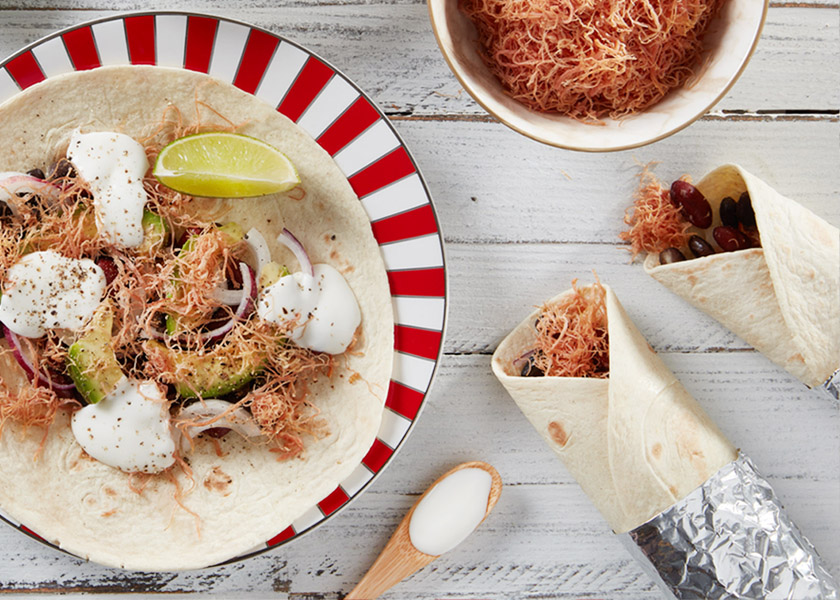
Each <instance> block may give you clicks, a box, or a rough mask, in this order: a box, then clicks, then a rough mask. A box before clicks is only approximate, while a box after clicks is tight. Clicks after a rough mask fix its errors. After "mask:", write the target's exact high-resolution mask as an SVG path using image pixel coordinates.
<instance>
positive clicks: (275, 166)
mask: <svg viewBox="0 0 840 600" xmlns="http://www.w3.org/2000/svg"><path fill="white" fill-rule="evenodd" d="M152 174H153V175H154V176H155V177H156V178H157V180H158V181H160V182H161V183H162V184H163V185H165V186H166V187H168V188H171V189H173V190H175V191H177V192H180V193H182V194H189V195H191V196H202V197H209V198H245V197H253V196H265V195H266V194H274V193H280V192H287V191H289V190H291V189H293V188H294V187H296V186H297V185H299V184H300V176H299V175H298V172H297V169H296V168H295V166H294V164H292V161H291V160H289V158H288V157H287V156H286V155H285V154H283V153H282V152H280V150H278V149H277V148H275V147H274V146H272V145H270V144H267V143H266V142H264V141H262V140H258V139H256V138H253V137H250V136H246V135H242V134H238V133H229V132H205V133H196V134H192V135H188V136H185V137H182V138H178V139H177V140H174V141H172V142H170V143H169V144H168V145H167V146H166V147H165V148H164V149H163V150H161V152H160V154H159V155H158V157H157V160H156V161H155V167H154V170H153V171H152Z"/></svg>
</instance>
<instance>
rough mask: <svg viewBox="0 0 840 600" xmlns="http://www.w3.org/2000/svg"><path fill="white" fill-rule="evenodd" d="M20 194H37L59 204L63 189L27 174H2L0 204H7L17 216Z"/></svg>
mask: <svg viewBox="0 0 840 600" xmlns="http://www.w3.org/2000/svg"><path fill="white" fill-rule="evenodd" d="M18 194H37V195H38V196H40V197H41V198H44V199H45V200H49V201H50V202H58V200H59V198H60V194H61V188H59V187H58V186H56V185H53V184H52V183H50V182H48V181H44V180H43V179H38V178H37V177H32V176H31V175H26V174H25V173H0V202H5V203H6V204H7V205H8V206H9V208H10V209H12V212H13V213H15V214H17V209H16V208H15V203H14V202H9V201H10V200H12V199H13V198H14V199H17V195H18Z"/></svg>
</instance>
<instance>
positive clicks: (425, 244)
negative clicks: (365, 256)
mask: <svg viewBox="0 0 840 600" xmlns="http://www.w3.org/2000/svg"><path fill="white" fill-rule="evenodd" d="M379 249H380V250H381V252H382V260H384V261H385V268H386V269H387V270H389V271H399V270H402V269H423V268H428V267H441V266H443V252H442V251H441V249H440V238H439V237H438V235H437V234H436V233H433V234H430V235H424V236H422V237H417V238H412V239H410V240H404V241H402V242H393V243H389V244H383V245H382V246H379Z"/></svg>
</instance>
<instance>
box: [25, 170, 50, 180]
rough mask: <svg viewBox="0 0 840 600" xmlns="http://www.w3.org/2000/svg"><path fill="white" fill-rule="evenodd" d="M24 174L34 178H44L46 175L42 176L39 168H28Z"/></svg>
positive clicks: (42, 173)
mask: <svg viewBox="0 0 840 600" xmlns="http://www.w3.org/2000/svg"><path fill="white" fill-rule="evenodd" d="M26 174H27V175H29V176H30V177H34V178H35V179H46V177H44V172H43V171H42V170H41V169H37V168H36V169H29V170H28V171H27V172H26Z"/></svg>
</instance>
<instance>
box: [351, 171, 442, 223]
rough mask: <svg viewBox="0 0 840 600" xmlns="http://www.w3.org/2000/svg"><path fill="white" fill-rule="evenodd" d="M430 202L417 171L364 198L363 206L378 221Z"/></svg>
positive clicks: (372, 218)
mask: <svg viewBox="0 0 840 600" xmlns="http://www.w3.org/2000/svg"><path fill="white" fill-rule="evenodd" d="M428 203H429V199H428V197H427V196H426V190H425V189H424V188H423V182H422V181H420V176H419V175H418V174H417V173H414V174H412V175H411V176H409V177H405V178H403V179H400V180H399V181H397V182H396V183H393V184H391V185H388V186H385V187H384V188H382V189H380V190H377V191H375V192H373V193H372V194H369V195H367V196H365V197H364V198H362V206H364V207H365V210H366V211H367V214H368V217H369V218H370V220H371V221H378V220H379V219H384V218H385V217H390V216H391V215H396V214H397V213H401V212H405V211H407V210H409V209H412V208H417V207H418V206H423V205H424V204H428Z"/></svg>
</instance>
